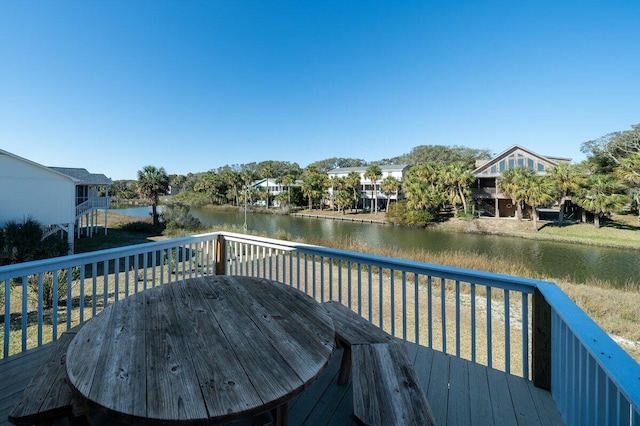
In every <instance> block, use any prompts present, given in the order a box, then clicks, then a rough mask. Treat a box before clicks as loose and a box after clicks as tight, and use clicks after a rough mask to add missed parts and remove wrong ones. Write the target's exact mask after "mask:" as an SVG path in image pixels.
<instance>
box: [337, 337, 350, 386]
mask: <svg viewBox="0 0 640 426" xmlns="http://www.w3.org/2000/svg"><path fill="white" fill-rule="evenodd" d="M350 374H351V346H350V345H344V347H343V352H342V363H341V364H340V371H339V372H338V385H340V386H342V385H344V384H345V383H347V382H348V381H349V375H350Z"/></svg>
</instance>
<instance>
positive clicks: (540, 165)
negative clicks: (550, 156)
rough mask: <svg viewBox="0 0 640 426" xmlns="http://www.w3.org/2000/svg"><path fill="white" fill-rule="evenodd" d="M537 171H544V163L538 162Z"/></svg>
mask: <svg viewBox="0 0 640 426" xmlns="http://www.w3.org/2000/svg"><path fill="white" fill-rule="evenodd" d="M538 171H539V172H544V164H542V163H538Z"/></svg>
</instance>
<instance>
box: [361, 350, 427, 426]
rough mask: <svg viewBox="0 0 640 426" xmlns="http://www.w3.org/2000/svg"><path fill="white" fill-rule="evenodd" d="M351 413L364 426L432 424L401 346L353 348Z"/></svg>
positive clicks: (423, 397) (416, 379) (418, 386)
mask: <svg viewBox="0 0 640 426" xmlns="http://www.w3.org/2000/svg"><path fill="white" fill-rule="evenodd" d="M351 349H352V369H353V413H354V416H355V417H356V418H357V419H358V420H359V421H361V422H362V423H364V424H366V425H433V424H435V420H434V416H433V413H432V412H431V408H430V407H429V404H428V402H427V398H426V396H425V394H424V392H423V390H422V388H421V387H420V383H419V380H418V377H417V374H416V372H415V369H414V368H413V366H412V365H411V362H410V361H409V358H408V356H407V351H406V348H405V346H404V344H403V343H400V342H394V343H376V344H367V345H353V346H352V348H351Z"/></svg>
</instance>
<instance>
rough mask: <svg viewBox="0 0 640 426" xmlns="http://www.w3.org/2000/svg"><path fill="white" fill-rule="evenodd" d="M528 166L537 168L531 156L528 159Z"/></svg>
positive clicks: (532, 168) (533, 168)
mask: <svg viewBox="0 0 640 426" xmlns="http://www.w3.org/2000/svg"><path fill="white" fill-rule="evenodd" d="M527 167H529V168H530V169H531V170H535V167H534V162H533V160H532V159H531V158H529V159H527Z"/></svg>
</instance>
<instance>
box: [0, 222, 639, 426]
mask: <svg viewBox="0 0 640 426" xmlns="http://www.w3.org/2000/svg"><path fill="white" fill-rule="evenodd" d="M209 274H232V275H249V276H257V277H264V278H268V279H274V280H278V281H282V282H284V283H286V284H288V285H291V286H294V287H295V288H298V289H300V290H301V291H303V292H305V293H307V294H308V295H310V296H311V297H314V298H315V299H317V300H319V301H324V300H339V301H341V302H342V303H344V304H345V305H347V306H349V307H351V308H352V309H353V310H355V311H356V312H358V313H359V314H361V315H362V316H364V317H365V318H367V319H368V320H370V321H372V322H373V323H374V324H376V325H378V326H379V327H381V328H384V329H385V330H387V331H388V332H390V333H391V334H393V335H395V336H397V337H399V338H402V339H405V340H408V341H412V342H415V343H418V344H421V345H425V346H429V347H431V348H433V349H436V350H439V351H442V352H445V353H449V354H452V355H455V356H458V357H462V358H465V359H469V360H471V361H473V362H475V363H478V364H482V365H486V366H489V367H493V368H498V369H502V370H504V371H507V372H510V373H512V374H517V375H520V376H522V377H525V378H528V379H531V380H532V381H533V382H534V383H535V384H536V386H538V387H541V388H544V389H547V390H550V391H551V394H552V396H553V398H554V400H555V401H556V403H557V405H558V408H559V411H560V412H561V414H562V416H563V419H564V420H565V421H566V422H567V423H569V424H594V425H595V424H629V425H640V408H639V404H640V366H639V365H638V363H636V362H635V361H634V360H633V359H632V358H631V357H630V356H629V355H628V354H627V353H626V352H624V351H623V350H622V349H621V348H620V347H619V346H618V345H617V344H616V343H615V342H614V341H613V340H612V339H611V338H610V337H609V336H608V335H607V334H606V333H605V332H604V331H602V329H600V327H598V326H597V325H596V324H595V323H594V322H593V320H592V319H591V318H590V317H588V316H587V315H586V314H585V313H584V312H583V311H581V310H580V309H579V308H578V307H577V306H576V305H575V304H574V303H573V302H572V301H571V300H570V299H569V298H568V297H567V296H566V295H565V294H564V293H563V292H562V291H561V290H560V289H559V288H558V287H557V286H555V285H554V284H552V283H547V282H542V281H537V280H532V279H526V278H519V277H513V276H507V275H499V274H493V273H486V272H478V271H472V270H464V269H458V268H451V267H446V266H440V265H433V264H427V263H421V262H414V261H408V260H402V259H394V258H388V257H381V256H373V255H368V254H363V253H356V252H351V251H344V250H336V249H329V248H325V247H319V246H312V245H306V244H299V243H293V242H287V241H280V240H273V239H267V238H260V237H254V236H248V235H243V234H233V233H225V232H221V233H211V234H205V235H197V236H192V237H184V238H177V239H171V240H166V241H160V242H153V243H147V244H140V245H134V246H128V247H121V248H116V249H110V250H103V251H98V252H92V253H85V254H80V255H73V256H66V257H61V258H56V259H48V260H44V261H38V262H28V263H23V264H18V265H10V266H5V267H0V304H2V305H3V307H4V314H3V318H4V324H3V327H2V331H1V332H0V337H1V340H2V342H3V349H2V357H4V358H6V357H10V356H13V355H15V354H17V353H20V352H23V351H26V350H28V349H30V348H33V347H37V346H40V345H43V344H45V343H47V342H49V341H51V340H55V339H57V338H58V336H60V334H61V333H62V332H63V331H64V330H66V329H69V328H71V327H72V326H74V325H76V324H78V323H80V322H83V321H86V320H88V319H89V318H91V317H93V316H95V315H96V314H98V313H99V312H100V311H101V310H102V309H103V308H104V306H106V305H107V304H109V303H114V302H117V301H118V300H119V299H121V298H124V297H127V296H129V295H131V294H134V293H137V292H139V291H143V290H144V289H146V288H149V287H153V286H157V285H163V284H167V283H170V282H171V281H175V280H180V279H182V278H186V277H195V276H202V275H209ZM0 309H2V306H0Z"/></svg>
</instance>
